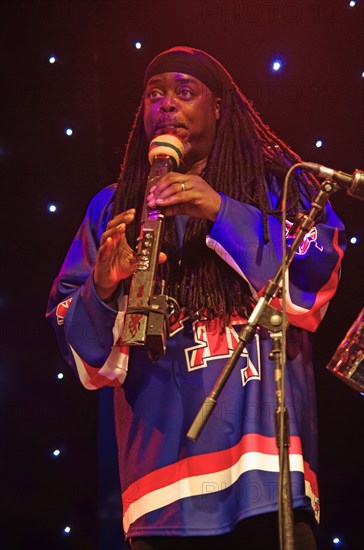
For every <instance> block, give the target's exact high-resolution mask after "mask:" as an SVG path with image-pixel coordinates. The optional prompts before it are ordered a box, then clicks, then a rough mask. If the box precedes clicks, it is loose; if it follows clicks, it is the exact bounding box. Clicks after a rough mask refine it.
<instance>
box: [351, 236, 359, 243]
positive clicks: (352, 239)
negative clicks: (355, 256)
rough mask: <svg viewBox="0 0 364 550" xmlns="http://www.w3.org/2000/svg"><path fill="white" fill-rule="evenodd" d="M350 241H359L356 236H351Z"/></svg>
mask: <svg viewBox="0 0 364 550" xmlns="http://www.w3.org/2000/svg"><path fill="white" fill-rule="evenodd" d="M350 242H351V244H356V243H357V242H358V239H357V238H356V237H351V239H350Z"/></svg>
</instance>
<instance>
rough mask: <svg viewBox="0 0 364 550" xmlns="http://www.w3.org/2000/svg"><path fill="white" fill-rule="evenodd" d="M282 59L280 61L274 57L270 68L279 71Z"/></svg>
mask: <svg viewBox="0 0 364 550" xmlns="http://www.w3.org/2000/svg"><path fill="white" fill-rule="evenodd" d="M282 65H283V63H282V61H280V60H279V59H276V60H275V61H273V65H272V69H273V71H276V72H277V71H279V70H280V69H281V68H282Z"/></svg>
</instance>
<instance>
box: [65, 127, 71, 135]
mask: <svg viewBox="0 0 364 550" xmlns="http://www.w3.org/2000/svg"><path fill="white" fill-rule="evenodd" d="M65 134H67V136H72V134H73V130H72V128H66V130H65Z"/></svg>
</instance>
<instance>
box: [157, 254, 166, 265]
mask: <svg viewBox="0 0 364 550" xmlns="http://www.w3.org/2000/svg"><path fill="white" fill-rule="evenodd" d="M166 261H167V254H165V253H164V252H160V253H159V258H158V263H159V264H164V263H165V262H166Z"/></svg>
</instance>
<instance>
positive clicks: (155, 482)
mask: <svg viewBox="0 0 364 550" xmlns="http://www.w3.org/2000/svg"><path fill="white" fill-rule="evenodd" d="M290 443H291V445H290V449H289V452H290V454H299V455H302V447H301V441H300V438H299V437H297V436H293V437H291V439H290ZM249 452H258V453H263V454H268V455H277V454H278V449H277V446H276V440H275V438H274V437H266V436H263V435H259V434H248V435H245V436H243V437H242V439H241V440H240V441H239V443H238V444H237V445H235V446H234V447H230V448H229V449H225V450H224V451H218V452H216V453H207V454H203V455H200V456H192V457H188V458H184V459H183V460H180V461H178V462H176V463H174V464H171V465H169V466H165V467H164V468H159V469H158V470H155V471H154V472H151V473H149V474H147V475H145V476H144V477H142V478H139V479H138V480H136V481H135V482H133V483H132V484H131V485H129V487H128V488H127V489H126V490H125V491H124V492H123V496H122V498H123V510H124V513H125V512H126V511H127V509H128V507H129V505H130V504H132V503H133V502H134V501H135V495H136V494H137V495H138V498H141V497H143V496H144V495H146V494H148V493H150V492H152V491H156V490H158V489H161V488H163V487H166V486H168V485H171V484H172V483H176V482H177V481H179V480H181V479H185V478H189V477H193V476H198V475H206V474H211V473H215V472H219V471H222V470H226V469H228V468H231V467H232V466H233V465H234V464H235V463H236V462H237V461H238V460H239V458H240V457H241V456H243V455H244V454H246V453H249Z"/></svg>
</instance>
